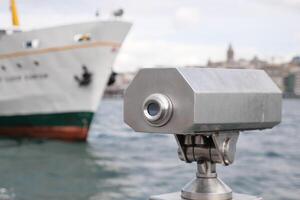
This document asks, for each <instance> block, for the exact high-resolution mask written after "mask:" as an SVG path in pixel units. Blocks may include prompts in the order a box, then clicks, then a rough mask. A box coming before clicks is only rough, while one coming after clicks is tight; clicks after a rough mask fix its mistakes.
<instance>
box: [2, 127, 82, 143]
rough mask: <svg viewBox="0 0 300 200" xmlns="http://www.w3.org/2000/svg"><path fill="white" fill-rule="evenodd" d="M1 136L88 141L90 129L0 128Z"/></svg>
mask: <svg viewBox="0 0 300 200" xmlns="http://www.w3.org/2000/svg"><path fill="white" fill-rule="evenodd" d="M0 136H6V137H15V138H18V137H32V138H43V139H57V140H66V141H86V139H87V136H88V128H83V127H77V126H51V127H44V126H43V127H0Z"/></svg>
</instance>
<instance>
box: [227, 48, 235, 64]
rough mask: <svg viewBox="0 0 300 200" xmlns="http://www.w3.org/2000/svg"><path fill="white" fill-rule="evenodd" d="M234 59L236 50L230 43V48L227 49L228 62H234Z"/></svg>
mask: <svg viewBox="0 0 300 200" xmlns="http://www.w3.org/2000/svg"><path fill="white" fill-rule="evenodd" d="M233 61H234V51H233V48H232V45H231V44H229V46H228V50H227V63H232V62H233Z"/></svg>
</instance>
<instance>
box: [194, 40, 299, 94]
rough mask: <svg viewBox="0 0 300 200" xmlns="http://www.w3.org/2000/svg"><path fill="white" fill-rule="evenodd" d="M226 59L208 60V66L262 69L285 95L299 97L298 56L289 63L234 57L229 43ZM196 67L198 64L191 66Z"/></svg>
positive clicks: (256, 57)
mask: <svg viewBox="0 0 300 200" xmlns="http://www.w3.org/2000/svg"><path fill="white" fill-rule="evenodd" d="M226 58H227V59H226V60H225V61H220V62H213V61H212V60H211V59H209V60H208V62H207V66H208V67H215V68H237V69H262V70H265V71H266V73H267V74H268V75H269V76H270V77H271V78H272V79H273V81H274V82H275V83H276V84H277V85H278V87H279V88H280V89H281V90H282V91H283V93H284V95H285V96H288V97H300V56H295V57H293V58H292V59H291V61H290V62H289V63H280V64H274V63H270V62H268V61H265V60H262V59H260V58H259V57H258V56H254V57H253V58H252V59H250V60H246V59H238V60H236V59H235V51H234V49H233V47H232V45H231V44H229V46H228V49H227V52H226ZM192 67H198V66H192Z"/></svg>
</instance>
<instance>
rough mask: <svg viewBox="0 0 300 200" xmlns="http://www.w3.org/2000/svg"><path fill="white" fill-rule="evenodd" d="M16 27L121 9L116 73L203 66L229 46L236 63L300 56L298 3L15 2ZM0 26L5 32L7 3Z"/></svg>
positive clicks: (105, 15)
mask: <svg viewBox="0 0 300 200" xmlns="http://www.w3.org/2000/svg"><path fill="white" fill-rule="evenodd" d="M17 5H18V11H19V15H20V20H21V27H22V28H24V29H32V28H41V27H47V26H55V25H59V24H67V23H74V22H80V21H86V20H90V19H95V13H96V10H99V13H100V16H99V18H100V19H101V18H102V19H107V18H109V17H111V12H112V11H113V10H116V9H119V8H123V9H124V10H125V15H124V18H123V20H126V21H130V22H132V23H133V27H132V30H131V32H130V34H129V36H128V38H127V39H126V41H125V43H124V46H123V48H122V50H121V53H120V55H119V57H118V59H117V62H116V64H115V70H117V71H133V70H135V69H136V68H138V67H152V66H156V65H165V66H168V65H169V66H180V65H206V63H207V60H208V59H211V60H213V61H218V60H225V56H226V54H225V51H226V49H227V46H228V44H229V43H231V44H232V45H233V48H234V49H235V52H236V57H237V58H246V59H251V58H252V57H253V56H258V57H259V58H261V59H265V60H268V61H270V60H271V59H273V61H274V62H287V61H289V60H290V59H291V58H292V57H293V56H296V55H299V54H300V27H299V26H298V25H297V21H300V12H299V11H300V1H299V0H281V1H280V0H253V1H246V0H228V1H217V0H202V1H196V0H194V1H192V0H188V1H180V0H164V1H157V0H153V1H151V0H146V1H136V0H117V1H109V0H102V1H96V0H89V1H83V0H72V1H71V0H65V1H58V0H51V1H38V0H17ZM0 26H1V28H3V27H10V26H11V22H10V13H9V0H3V1H2V4H1V5H0Z"/></svg>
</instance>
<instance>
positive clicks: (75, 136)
mask: <svg viewBox="0 0 300 200" xmlns="http://www.w3.org/2000/svg"><path fill="white" fill-rule="evenodd" d="M130 26H131V24H130V23H126V22H120V21H95V22H88V23H81V24H73V25H67V26H60V27H53V28H47V29H41V30H34V31H27V32H20V33H14V34H12V35H2V36H0V135H3V136H12V137H19V136H20V137H38V138H49V139H64V140H86V138H87V135H88V130H89V127H90V123H91V121H92V118H93V113H95V112H96V110H97V108H98V105H99V103H100V100H101V97H102V95H103V92H104V89H105V87H106V84H107V81H108V79H109V76H110V74H111V71H112V66H113V63H114V61H115V58H116V56H117V54H118V51H119V49H120V47H121V45H122V42H123V40H124V38H125V36H126V34H127V33H128V31H129V29H130Z"/></svg>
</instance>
